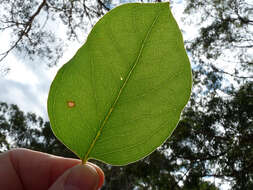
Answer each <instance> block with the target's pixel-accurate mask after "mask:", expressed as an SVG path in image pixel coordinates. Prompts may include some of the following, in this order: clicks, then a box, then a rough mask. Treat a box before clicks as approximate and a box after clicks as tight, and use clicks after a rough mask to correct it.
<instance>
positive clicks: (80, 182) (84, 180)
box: [49, 164, 99, 190]
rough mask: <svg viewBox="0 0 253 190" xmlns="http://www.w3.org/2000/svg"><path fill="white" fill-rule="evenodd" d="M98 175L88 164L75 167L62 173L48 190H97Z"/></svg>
mask: <svg viewBox="0 0 253 190" xmlns="http://www.w3.org/2000/svg"><path fill="white" fill-rule="evenodd" d="M98 185H99V175H98V173H97V171H96V169H95V168H94V167H93V166H91V165H88V164H85V165H76V166H74V167H73V168H70V169H68V170H67V171H66V172H65V173H63V174H62V175H61V176H60V177H59V178H58V179H57V180H56V182H55V183H54V184H53V185H52V186H51V187H50V188H49V190H97V189H98Z"/></svg>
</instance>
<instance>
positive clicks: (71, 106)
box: [67, 101, 76, 108]
mask: <svg viewBox="0 0 253 190" xmlns="http://www.w3.org/2000/svg"><path fill="white" fill-rule="evenodd" d="M67 105H68V107H69V108H73V107H75V106H76V103H75V102H74V101H68V102H67Z"/></svg>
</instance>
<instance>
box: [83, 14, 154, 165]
mask: <svg viewBox="0 0 253 190" xmlns="http://www.w3.org/2000/svg"><path fill="white" fill-rule="evenodd" d="M158 17H159V14H158V15H157V16H156V17H155V19H154V21H153V22H152V24H151V26H150V27H149V29H148V32H147V34H146V36H145V38H144V40H143V42H142V44H141V48H140V50H139V54H138V56H137V58H136V60H135V62H134V64H133V66H132V67H131V69H130V71H129V72H128V74H127V77H126V79H125V81H124V83H123V85H122V86H121V88H120V90H119V93H118V95H117V97H116V98H115V100H114V102H113V104H112V106H111V107H110V109H109V111H108V113H107V114H106V117H105V119H104V121H103V123H102V124H101V126H100V128H99V130H98V132H97V135H96V137H95V138H94V140H93V141H92V143H91V145H90V148H89V150H88V151H87V153H86V154H85V156H84V159H83V160H82V162H83V163H86V161H87V160H88V158H89V154H90V153H91V151H92V149H93V147H94V145H95V143H96V141H97V140H98V138H99V136H100V135H101V132H102V130H103V128H104V126H105V125H106V123H107V121H108V119H109V118H110V116H111V114H112V112H113V110H114V108H115V106H116V104H117V102H118V100H119V98H120V95H121V94H122V92H123V90H124V88H125V86H126V84H127V82H128V80H129V79H130V77H131V75H132V73H133V71H134V69H135V67H136V65H137V64H138V62H139V60H140V57H141V54H142V52H143V49H144V46H145V43H146V41H147V40H148V38H149V36H150V34H151V31H152V29H153V27H154V25H155V23H156V22H157V20H158Z"/></svg>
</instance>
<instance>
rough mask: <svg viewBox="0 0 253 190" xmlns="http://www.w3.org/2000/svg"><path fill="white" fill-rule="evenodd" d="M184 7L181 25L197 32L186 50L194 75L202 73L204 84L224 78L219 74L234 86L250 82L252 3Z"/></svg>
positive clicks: (201, 0) (191, 2)
mask: <svg viewBox="0 0 253 190" xmlns="http://www.w3.org/2000/svg"><path fill="white" fill-rule="evenodd" d="M186 5H187V6H186V8H185V10H184V13H185V14H186V16H185V18H184V21H185V23H191V24H194V25H195V27H198V28H199V34H198V36H195V37H194V38H193V39H192V40H190V41H188V42H187V50H188V51H189V52H190V53H191V55H192V56H191V58H192V60H193V63H194V64H196V65H197V66H196V68H195V69H196V71H198V73H199V72H200V73H204V72H205V76H206V77H205V84H207V83H208V78H209V81H210V77H213V78H215V79H216V80H220V79H221V78H224V76H222V75H223V74H225V76H230V77H232V78H233V79H235V80H237V82H242V81H244V80H247V79H253V75H252V71H253V54H252V48H253V29H252V27H253V2H252V1H248V0H187V3H186ZM206 73H208V75H206ZM212 73H215V75H216V77H214V74H212Z"/></svg>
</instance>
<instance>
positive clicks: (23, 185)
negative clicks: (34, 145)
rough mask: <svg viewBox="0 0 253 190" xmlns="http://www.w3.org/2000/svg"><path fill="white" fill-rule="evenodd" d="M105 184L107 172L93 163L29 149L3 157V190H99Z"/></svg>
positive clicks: (0, 160)
mask: <svg viewBox="0 0 253 190" xmlns="http://www.w3.org/2000/svg"><path fill="white" fill-rule="evenodd" d="M103 183H104V173H103V171H102V170H101V169H100V168H99V167H98V166H96V165H95V164H92V163H86V164H85V165H81V161H80V160H76V159H68V158H62V157H57V156H52V155H49V154H45V153H41V152H36V151H31V150H27V149H14V150H10V151H7V152H5V153H2V154H0V189H3V190H98V189H99V188H100V187H101V186H102V185H103Z"/></svg>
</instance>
